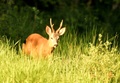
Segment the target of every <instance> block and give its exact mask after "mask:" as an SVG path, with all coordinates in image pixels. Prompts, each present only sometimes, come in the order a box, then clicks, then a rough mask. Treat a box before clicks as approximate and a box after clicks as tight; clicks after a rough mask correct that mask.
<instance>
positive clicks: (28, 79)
mask: <svg viewBox="0 0 120 83" xmlns="http://www.w3.org/2000/svg"><path fill="white" fill-rule="evenodd" d="M95 40H98V42H97V44H94V43H91V42H89V43H87V42H85V39H83V38H79V40H78V41H79V42H76V41H77V38H76V37H75V35H70V34H67V35H65V36H63V37H61V41H60V42H59V46H58V47H57V48H56V49H55V51H54V53H53V57H52V58H49V59H45V60H44V59H40V60H36V59H32V58H30V57H27V56H24V55H23V54H22V53H21V49H19V52H18V53H17V52H16V50H15V45H16V44H14V43H10V40H8V39H6V38H5V37H1V38H0V83H119V82H120V54H119V51H118V49H117V48H116V47H115V46H114V47H111V43H110V42H109V41H107V40H106V41H105V42H103V41H102V37H99V38H98V39H97V38H96V39H95Z"/></svg>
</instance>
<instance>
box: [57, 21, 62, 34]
mask: <svg viewBox="0 0 120 83" xmlns="http://www.w3.org/2000/svg"><path fill="white" fill-rule="evenodd" d="M62 25H63V20H62V21H61V23H60V26H59V28H58V29H57V30H56V33H58V32H59V30H60V29H61V27H62Z"/></svg>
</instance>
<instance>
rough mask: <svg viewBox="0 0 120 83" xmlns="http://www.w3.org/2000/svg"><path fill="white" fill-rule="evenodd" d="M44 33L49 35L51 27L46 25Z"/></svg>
mask: <svg viewBox="0 0 120 83" xmlns="http://www.w3.org/2000/svg"><path fill="white" fill-rule="evenodd" d="M46 33H47V34H48V35H50V34H51V33H52V31H51V28H50V27H49V26H46Z"/></svg>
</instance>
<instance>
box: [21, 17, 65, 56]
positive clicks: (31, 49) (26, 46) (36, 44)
mask: <svg viewBox="0 0 120 83" xmlns="http://www.w3.org/2000/svg"><path fill="white" fill-rule="evenodd" d="M62 24H63V20H62V21H61V23H60V26H59V28H58V29H57V30H56V31H55V30H54V28H53V26H54V24H52V20H51V18H50V26H51V28H50V27H49V26H46V33H47V34H48V35H49V39H46V38H44V37H43V36H41V35H40V34H37V33H33V34H31V35H29V36H28V38H27V39H26V42H25V43H23V44H22V51H23V53H24V54H27V55H32V56H33V57H41V56H42V57H47V56H48V55H50V54H51V53H52V52H53V50H54V48H56V46H57V45H58V39H59V36H61V35H63V34H64V33H65V31H66V28H65V27H63V28H62Z"/></svg>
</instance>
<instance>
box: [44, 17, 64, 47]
mask: <svg viewBox="0 0 120 83" xmlns="http://www.w3.org/2000/svg"><path fill="white" fill-rule="evenodd" d="M62 24H63V20H62V21H61V23H60V26H59V28H58V29H57V30H56V31H55V30H54V28H53V26H54V24H52V19H51V18H50V26H51V28H50V27H49V26H46V33H47V34H48V35H49V39H48V41H49V45H50V46H51V47H53V48H56V46H57V45H58V40H59V36H61V35H63V34H64V33H65V31H66V28H65V27H63V28H62Z"/></svg>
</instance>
